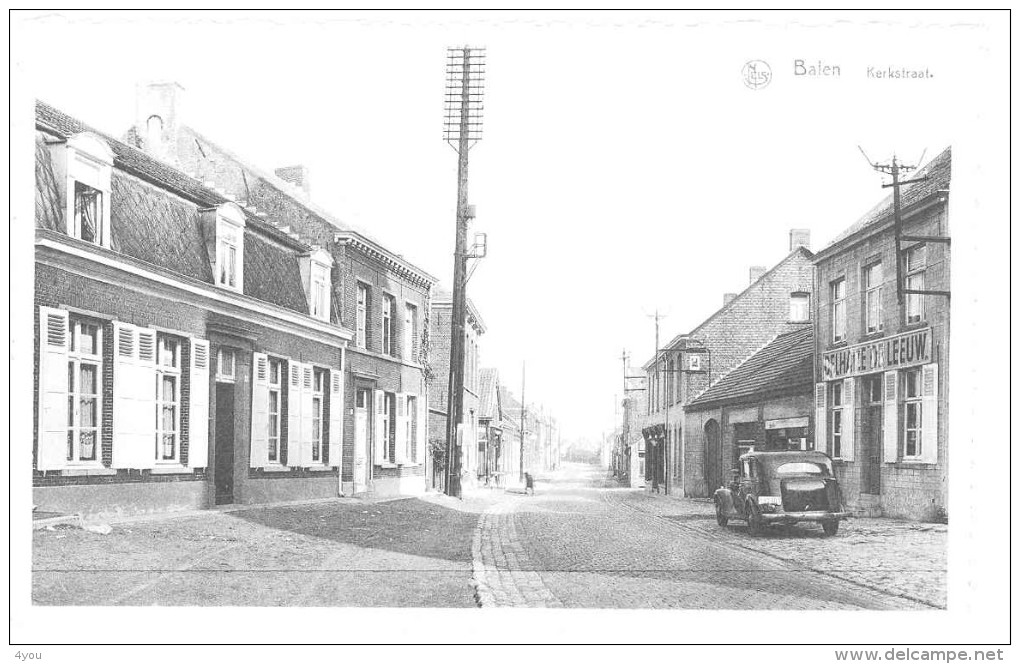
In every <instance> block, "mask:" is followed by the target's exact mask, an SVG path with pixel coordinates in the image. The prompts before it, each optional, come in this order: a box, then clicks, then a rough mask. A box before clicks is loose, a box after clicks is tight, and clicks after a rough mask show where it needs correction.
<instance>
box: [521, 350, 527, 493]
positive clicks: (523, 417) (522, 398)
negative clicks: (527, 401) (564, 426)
mask: <svg viewBox="0 0 1020 664" xmlns="http://www.w3.org/2000/svg"><path fill="white" fill-rule="evenodd" d="M524 370H525V363H524V362H521V477H520V481H521V482H523V481H524V426H525V422H526V419H525V415H526V414H527V410H526V409H525V406H524Z"/></svg>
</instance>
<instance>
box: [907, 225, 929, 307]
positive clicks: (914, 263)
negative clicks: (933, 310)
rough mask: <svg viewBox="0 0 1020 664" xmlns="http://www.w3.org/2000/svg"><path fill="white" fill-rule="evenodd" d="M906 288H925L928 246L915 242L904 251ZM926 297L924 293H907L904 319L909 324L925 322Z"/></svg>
mask: <svg viewBox="0 0 1020 664" xmlns="http://www.w3.org/2000/svg"><path fill="white" fill-rule="evenodd" d="M903 264H904V268H905V269H904V272H906V277H905V278H904V288H906V289H907V290H924V282H925V270H926V269H927V267H928V246H927V245H925V244H915V245H914V246H912V247H910V248H909V249H907V250H906V251H905V252H904V255H903ZM926 304H927V302H926V298H925V296H924V295H917V294H914V293H907V296H906V302H905V306H904V309H903V315H904V320H905V321H906V324H907V325H914V324H917V323H923V322H924V320H925V316H926V314H927V311H926Z"/></svg>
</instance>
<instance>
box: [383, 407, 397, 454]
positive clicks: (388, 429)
mask: <svg viewBox="0 0 1020 664" xmlns="http://www.w3.org/2000/svg"><path fill="white" fill-rule="evenodd" d="M396 405H397V396H396V395H395V394H394V393H392V392H383V399H382V428H383V430H382V444H383V452H382V460H383V463H396V462H395V461H394V458H393V457H394V456H395V455H394V454H390V443H391V442H393V432H394V429H395V427H396V417H397V413H396ZM394 452H396V450H394Z"/></svg>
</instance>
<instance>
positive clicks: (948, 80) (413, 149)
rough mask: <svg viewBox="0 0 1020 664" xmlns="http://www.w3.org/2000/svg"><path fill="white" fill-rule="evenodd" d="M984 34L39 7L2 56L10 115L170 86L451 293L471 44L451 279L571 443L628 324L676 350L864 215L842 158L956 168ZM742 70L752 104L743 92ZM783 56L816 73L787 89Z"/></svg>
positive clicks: (939, 24) (608, 19)
mask: <svg viewBox="0 0 1020 664" xmlns="http://www.w3.org/2000/svg"><path fill="white" fill-rule="evenodd" d="M992 34H993V32H991V29H990V28H989V27H988V26H987V25H981V24H979V23H976V22H973V21H971V20H970V19H968V18H966V17H964V18H960V17H957V16H954V15H952V14H930V15H929V14H911V15H891V16H886V17H883V19H882V20H873V19H869V18H868V17H867V16H866V15H858V16H854V17H849V18H847V17H838V16H835V15H830V14H805V13H797V14H795V15H793V16H792V17H791V16H790V15H774V14H768V15H762V16H757V17H746V16H745V17H743V18H730V16H729V15H728V14H680V13H673V14H622V15H621V14H574V15H560V14H554V15H543V16H541V17H537V18H536V17H535V16H534V15H532V14H499V15H494V16H483V15H479V14H397V15H392V16H391V15H383V14H357V15H352V14H344V15H337V14H317V13H307V14H280V13H253V14H201V15H191V14H180V13H159V14H154V15H145V16H142V15H139V14H133V13H103V12H89V13H85V14H74V13H54V12H49V13H45V14H39V15H38V16H36V17H35V18H31V19H30V20H23V21H22V22H21V25H20V26H19V29H18V31H16V34H15V35H14V37H13V38H14V43H13V45H12V62H13V66H14V69H15V70H16V72H15V73H16V79H17V81H19V82H20V83H19V85H20V87H19V88H18V90H17V92H18V96H16V97H15V106H14V113H15V114H18V113H22V114H29V113H31V106H30V99H31V98H32V97H33V96H35V97H38V98H41V99H43V100H46V101H47V102H49V103H51V104H54V105H55V106H57V107H58V108H60V109H62V110H64V111H66V112H68V113H70V114H71V115H73V116H76V117H78V118H80V119H82V120H84V121H86V122H88V123H90V124H92V125H94V126H96V127H98V128H99V129H102V130H104V131H106V132H109V133H112V134H114V135H116V136H121V135H123V132H124V131H125V130H126V129H127V128H128V127H129V126H130V125H131V124H132V123H133V122H134V112H135V109H134V98H135V86H136V85H137V84H138V83H141V82H146V81H152V80H174V81H177V82H179V83H180V84H181V85H183V86H184V88H185V90H186V108H185V111H184V112H185V116H184V121H185V122H186V123H187V124H190V125H192V126H194V127H196V128H197V129H200V130H201V131H202V132H203V133H205V134H206V135H207V136H209V137H211V138H212V139H213V140H215V141H216V142H217V143H219V144H220V145H222V146H224V147H227V148H229V149H231V150H232V151H234V152H235V153H237V154H239V155H241V156H243V157H245V158H247V159H248V160H249V161H250V162H251V163H253V164H256V165H258V166H261V167H262V168H264V169H266V170H271V169H272V168H275V167H279V166H284V165H292V164H298V163H300V164H304V165H306V166H307V167H308V168H309V169H310V177H311V188H312V198H313V200H314V201H315V202H316V203H318V204H319V205H321V206H323V207H325V208H327V209H329V210H331V211H332V212H334V213H335V214H336V215H337V216H338V217H339V218H340V219H342V220H345V221H348V222H350V223H352V224H355V225H357V226H359V227H361V228H364V229H366V230H367V231H368V232H369V233H370V234H371V235H372V236H373V237H375V238H376V239H378V240H379V241H381V242H382V243H383V244H384V245H385V246H387V247H388V248H390V249H391V250H393V251H395V252H397V253H399V254H402V255H403V256H405V257H406V258H407V259H408V260H410V261H411V262H413V263H415V264H417V265H418V266H420V267H422V268H423V269H425V270H427V271H428V272H430V273H432V274H434V275H436V276H438V277H440V279H441V280H443V281H444V282H445V283H446V284H449V283H450V275H451V273H452V252H453V240H454V220H455V202H456V154H455V152H454V151H453V150H452V149H451V148H450V146H449V145H447V144H446V143H445V142H444V141H443V140H442V129H443V127H442V116H443V92H444V64H445V49H446V47H448V46H454V45H463V44H468V45H471V46H484V47H486V48H487V74H486V91H485V95H486V97H485V118H484V123H485V126H484V138H483V140H482V141H481V142H479V143H478V144H477V145H476V146H475V147H474V148H473V149H472V150H471V153H470V195H469V198H470V200H471V202H472V203H473V204H475V205H476V207H477V218H476V220H475V222H474V223H473V224H472V228H471V231H472V232H484V233H487V235H488V247H489V253H488V256H487V257H486V258H485V259H484V260H483V261H482V262H481V264H480V265H479V266H478V268H477V270H476V271H475V273H474V276H473V278H472V280H471V282H470V284H469V285H468V294H469V296H470V297H471V299H472V300H473V301H474V303H475V305H476V307H477V308H478V309H479V311H480V312H481V315H482V317H483V319H484V321H485V323H486V325H487V327H488V331H487V333H486V334H485V336H484V338H483V340H482V346H481V361H482V366H493V367H496V368H497V369H498V370H499V373H500V377H501V380H502V382H503V383H504V384H507V385H509V387H510V388H511V389H512V390H513V391H514V392H516V393H518V394H519V393H520V391H521V385H520V382H521V372H522V363H526V375H527V378H526V381H527V384H526V392H527V398H528V401H529V402H532V401H534V402H536V403H542V404H544V406H545V407H546V409H547V410H548V411H549V412H551V413H552V414H554V416H556V417H557V419H558V421H559V423H560V425H561V429H562V433H563V436H564V439H565V440H570V439H573V438H575V437H589V438H595V437H599V436H600V435H601V434H602V433H604V432H605V431H608V430H609V429H611V428H612V427H613V426H614V423H615V417H616V411H615V403H616V402H617V401H618V399H619V398H620V396H621V386H622V377H621V361H620V355H621V353H622V352H623V350H624V349H626V350H627V352H628V353H630V354H631V355H632V357H633V362H634V365H635V366H640V365H641V364H643V363H644V362H645V361H646V360H647V359H648V358H649V357H650V356H651V354H652V353H653V352H654V339H655V328H654V322H653V319H652V317H651V316H652V314H654V313H655V312H656V311H658V312H659V313H660V314H663V315H664V316H665V317H664V318H663V320H662V323H661V330H660V336H661V337H662V338H663V340H666V339H669V338H672V337H673V336H674V335H676V334H679V333H682V332H686V331H689V330H690V329H692V328H693V327H695V326H696V325H697V324H698V323H699V322H700V321H702V320H704V319H705V318H707V317H708V316H710V315H711V314H712V313H713V312H714V311H715V310H716V309H718V308H719V307H720V306H721V304H722V298H723V294H724V293H727V292H739V291H740V290H742V289H743V288H744V287H746V285H747V283H748V268H749V267H750V266H752V265H765V266H768V267H771V266H772V265H774V264H776V263H777V262H778V261H780V260H781V259H782V258H783V257H784V256H785V255H786V253H787V250H788V232H789V230H790V229H791V228H807V229H810V231H811V243H812V249H816V250H817V249H820V248H823V247H824V246H825V245H827V244H828V243H829V242H830V241H831V240H832V239H833V238H834V237H835V236H836V235H838V234H839V232H840V231H842V230H843V229H844V228H846V227H847V226H849V225H850V224H851V223H853V222H854V221H855V220H856V219H857V218H858V217H860V216H862V215H863V214H864V213H865V212H867V210H868V209H869V208H871V207H872V206H873V205H874V204H876V203H877V202H878V201H879V200H881V198H882V197H883V196H884V194H885V191H884V190H882V189H881V188H880V186H881V184H882V178H881V176H879V175H878V174H877V173H875V172H874V171H873V170H871V169H870V167H869V166H868V164H867V163H866V162H865V160H864V158H863V157H862V155H861V153H860V151H859V149H858V146H861V147H862V148H864V150H866V151H867V153H868V155H869V156H870V157H871V158H872V159H874V160H879V159H887V158H888V157H890V156H891V155H892V154H893V153H894V152H895V153H896V154H897V155H898V156H900V157H901V158H903V159H905V160H907V161H908V162H909V161H916V160H917V159H918V158H919V157H920V156H921V154H922V153H924V152H925V151H927V152H926V155H927V156H926V157H925V160H927V159H930V158H931V157H934V156H935V155H936V154H938V153H939V152H940V151H941V150H942V149H944V148H945V147H947V146H949V145H954V147H955V148H957V149H954V156H959V155H960V154H961V153H960V151H959V143H960V142H962V141H964V140H965V138H966V137H964V136H961V132H965V131H966V130H967V129H968V128H973V127H974V126H975V125H976V124H980V123H981V121H982V113H983V111H982V109H981V108H979V107H974V106H971V105H968V104H966V103H962V102H961V103H947V101H951V100H966V99H967V98H968V96H969V95H972V94H974V95H977V94H978V93H979V92H981V90H979V89H978V87H977V86H978V85H979V84H980V83H979V80H980V77H979V76H976V75H975V72H976V71H985V72H987V71H988V70H987V69H982V67H987V66H990V64H989V62H988V59H989V58H990V57H991V53H990V51H989V50H988V49H987V47H986V46H984V44H986V43H987V42H988V40H989V39H990V36H991V35H992ZM994 34H998V33H994ZM950 42H951V43H952V48H947V47H946V45H947V44H949V43H950ZM55 43H64V44H66V48H64V49H63V50H57V49H53V48H51V46H52V45H53V44H55ZM862 46H866V48H862ZM69 54H73V57H69ZM750 60H763V61H765V62H767V63H769V66H770V68H771V70H772V79H771V82H770V83H769V85H767V86H766V87H763V88H760V89H751V88H749V87H748V86H747V85H745V83H744V79H743V76H742V72H743V67H744V65H745V63H747V62H748V61H750ZM797 60H803V61H804V66H805V68H806V67H807V66H813V65H815V64H816V63H819V62H820V63H821V66H825V65H829V66H830V67H831V66H837V67H838V68H839V70H840V74H839V76H829V77H807V76H795V71H797V69H796V61H797ZM869 67H874V68H875V69H877V70H884V69H886V68H887V67H896V68H900V67H909V68H916V69H927V70H928V71H929V72H930V73H932V77H931V78H926V79H923V80H910V81H905V80H896V81H893V80H883V79H875V78H869V77H868V75H867V71H868V68H869ZM18 100H21V105H20V106H19V105H18ZM966 147H967V146H966V144H964V146H963V148H964V152H963V154H966ZM954 184H955V169H954Z"/></svg>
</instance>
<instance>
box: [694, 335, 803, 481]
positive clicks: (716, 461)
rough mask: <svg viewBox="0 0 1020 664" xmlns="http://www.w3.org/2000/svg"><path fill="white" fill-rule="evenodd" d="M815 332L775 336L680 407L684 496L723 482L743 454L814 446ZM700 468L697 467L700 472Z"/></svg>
mask: <svg viewBox="0 0 1020 664" xmlns="http://www.w3.org/2000/svg"><path fill="white" fill-rule="evenodd" d="M813 376H814V334H813V330H812V329H811V328H810V327H808V326H803V327H801V328H799V329H796V330H794V331H792V332H786V333H783V334H780V335H779V336H777V337H776V338H775V339H774V340H773V341H771V342H770V343H769V344H768V345H767V346H765V347H764V348H763V349H761V350H760V351H758V352H757V353H755V354H754V355H752V356H751V357H749V358H748V359H747V360H746V361H744V362H742V363H741V364H739V365H738V366H737V367H736V368H734V369H733V370H732V371H730V372H729V373H728V374H726V375H725V376H723V377H722V378H721V379H719V381H718V382H716V383H714V384H713V385H712V386H711V387H709V388H708V389H707V390H705V391H704V392H702V393H701V394H700V395H698V396H697V397H695V398H694V399H693V400H691V401H690V402H689V403H687V404H686V405H685V407H684V422H683V431H684V436H683V440H684V445H685V446H686V448H687V454H688V457H689V458H695V457H698V456H700V457H702V458H703V459H704V460H705V463H704V464H703V465H702V466H701V467H700V468H698V467H697V466H689V467H688V471H689V472H688V474H687V476H686V477H685V478H684V484H685V486H686V489H687V493H688V495H692V496H709V495H711V494H712V492H713V491H715V489H717V488H719V486H721V485H723V484H725V481H726V480H727V479H728V478H729V472H730V470H731V469H732V468H735V467H736V465H737V459H738V458H739V456H740V455H741V454H744V453H745V452H749V451H752V450H788V449H798V450H809V449H814V429H813V422H812V420H813V408H814V406H813V400H812V394H813ZM699 471H701V472H699Z"/></svg>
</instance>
